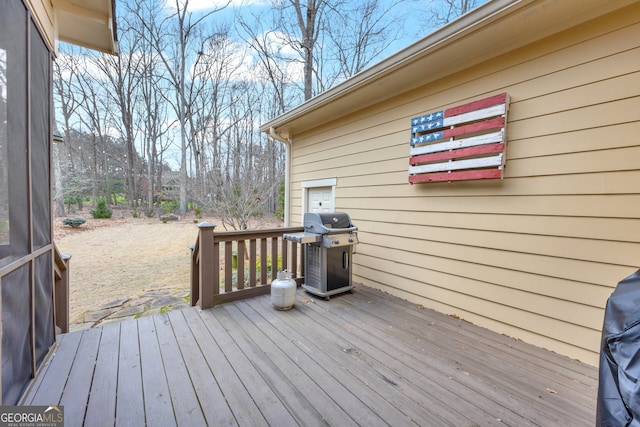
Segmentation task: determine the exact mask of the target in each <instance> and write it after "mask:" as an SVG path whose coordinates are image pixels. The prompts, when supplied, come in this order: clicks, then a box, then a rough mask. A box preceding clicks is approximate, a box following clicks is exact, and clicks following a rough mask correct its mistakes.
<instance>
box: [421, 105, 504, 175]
mask: <svg viewBox="0 0 640 427" xmlns="http://www.w3.org/2000/svg"><path fill="white" fill-rule="evenodd" d="M508 107H509V95H508V94H506V93H502V94H500V95H495V96H491V97H489V98H484V99H480V100H478V101H473V102H470V103H467V104H463V105H459V106H456V107H452V108H448V109H446V110H440V111H434V112H432V113H429V114H425V115H423V116H420V117H416V118H414V119H412V120H411V150H410V157H409V165H410V166H409V182H410V183H412V184H414V183H419V182H441V181H463V180H476V179H501V178H502V176H503V170H504V161H505V155H506V151H505V150H506V145H507V141H506V123H507V110H508Z"/></svg>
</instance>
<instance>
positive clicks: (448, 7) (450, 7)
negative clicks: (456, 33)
mask: <svg viewBox="0 0 640 427" xmlns="http://www.w3.org/2000/svg"><path fill="white" fill-rule="evenodd" d="M485 1H486V0H439V1H436V2H430V7H429V10H430V12H431V15H432V17H433V22H434V24H436V26H442V25H445V24H448V23H449V22H451V21H453V20H454V19H456V18H457V17H459V16H462V15H464V14H465V13H467V12H469V11H471V9H474V8H475V7H476V6H478V5H479V4H482V3H484V2H485Z"/></svg>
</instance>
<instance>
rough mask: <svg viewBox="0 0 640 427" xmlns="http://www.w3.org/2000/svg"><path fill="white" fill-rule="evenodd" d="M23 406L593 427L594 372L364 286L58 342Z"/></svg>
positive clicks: (133, 323)
mask: <svg viewBox="0 0 640 427" xmlns="http://www.w3.org/2000/svg"><path fill="white" fill-rule="evenodd" d="M59 341H60V345H59V348H57V350H56V352H55V355H54V356H52V357H51V358H50V359H49V360H48V361H47V362H46V364H45V365H44V367H43V368H42V369H41V371H40V373H39V375H38V377H37V378H36V379H35V381H34V382H33V384H32V387H31V388H30V390H29V392H28V393H27V395H26V396H25V398H24V399H23V404H32V405H56V404H58V405H64V411H65V421H66V424H65V425H66V426H67V427H70V426H76V425H86V426H92V427H93V426H113V425H116V426H144V425H148V426H162V427H165V426H171V425H179V426H190V427H191V426H205V425H211V426H223V425H241V426H250V425H256V426H266V425H271V426H278V427H280V426H296V425H301V426H316V425H332V426H341V427H342V426H349V425H363V426H378V425H391V426H394V427H395V426H406V425H421V426H441V425H452V426H470V425H511V426H525V425H541V426H588V425H593V424H594V420H595V406H596V389H597V370H596V369H595V368H593V367H590V366H587V365H584V364H582V363H579V362H576V361H573V360H570V359H568V358H565V357H562V356H559V355H557V354H555V353H552V352H549V351H546V350H543V349H540V348H537V347H533V346H530V345H527V344H525V343H523V342H520V341H517V340H513V339H511V338H508V337H505V336H502V335H499V334H495V333H492V332H490V331H488V330H486V329H482V328H479V327H477V326H474V325H471V324H469V323H467V322H464V321H461V320H457V319H454V318H452V317H449V316H447V315H443V314H439V313H435V312H433V311H430V310H425V309H420V308H419V307H417V306H415V305H414V304H410V303H407V302H405V301H403V300H400V299H397V298H394V297H391V296H389V295H386V294H384V293H381V292H378V291H375V290H372V289H369V288H366V287H362V286H359V287H357V289H356V291H355V293H354V294H344V295H341V296H336V297H333V298H332V299H331V301H328V302H327V301H323V300H319V299H316V298H315V297H313V298H312V297H311V296H310V295H308V294H306V293H304V292H303V291H300V290H299V291H298V300H297V303H296V306H295V308H294V309H292V310H290V311H284V312H283V311H277V310H274V309H273V307H272V306H271V304H270V297H269V295H264V296H259V297H255V298H251V299H247V300H243V301H236V302H233V303H228V304H224V305H221V306H217V307H215V308H213V309H209V310H204V311H199V310H198V309H197V308H191V309H186V310H182V311H176V312H170V313H167V314H163V315H158V316H154V317H144V318H141V319H139V320H130V321H125V322H122V323H120V324H110V325H106V326H103V327H98V328H94V329H89V330H86V331H82V332H74V333H70V334H65V335H62V336H61V339H60V340H59Z"/></svg>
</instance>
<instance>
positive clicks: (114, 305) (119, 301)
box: [97, 297, 129, 310]
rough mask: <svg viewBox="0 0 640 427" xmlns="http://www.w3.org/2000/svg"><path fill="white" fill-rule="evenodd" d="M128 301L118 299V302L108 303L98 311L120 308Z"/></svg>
mask: <svg viewBox="0 0 640 427" xmlns="http://www.w3.org/2000/svg"><path fill="white" fill-rule="evenodd" d="M127 301H129V298H128V297H123V298H118V299H116V300H113V301H111V302H108V303H106V304H104V305H102V306H100V307H98V308H97V310H104V309H106V308H114V307H120V306H121V305H122V304H124V303H125V302H127Z"/></svg>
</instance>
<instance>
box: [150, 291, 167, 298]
mask: <svg viewBox="0 0 640 427" xmlns="http://www.w3.org/2000/svg"><path fill="white" fill-rule="evenodd" d="M170 294H171V291H149V292H145V293H144V294H143V296H145V297H162V296H165V295H170Z"/></svg>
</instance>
